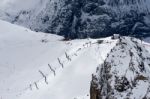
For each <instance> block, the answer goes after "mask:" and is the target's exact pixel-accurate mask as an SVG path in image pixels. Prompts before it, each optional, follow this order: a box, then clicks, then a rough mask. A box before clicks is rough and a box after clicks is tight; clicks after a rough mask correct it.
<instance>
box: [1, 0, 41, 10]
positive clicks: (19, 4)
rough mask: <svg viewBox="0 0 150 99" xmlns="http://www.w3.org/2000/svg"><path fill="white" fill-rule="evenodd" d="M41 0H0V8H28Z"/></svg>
mask: <svg viewBox="0 0 150 99" xmlns="http://www.w3.org/2000/svg"><path fill="white" fill-rule="evenodd" d="M40 1H43V0H1V3H0V8H1V9H2V8H9V7H11V8H14V9H28V8H31V7H33V6H34V5H36V4H38V3H40Z"/></svg>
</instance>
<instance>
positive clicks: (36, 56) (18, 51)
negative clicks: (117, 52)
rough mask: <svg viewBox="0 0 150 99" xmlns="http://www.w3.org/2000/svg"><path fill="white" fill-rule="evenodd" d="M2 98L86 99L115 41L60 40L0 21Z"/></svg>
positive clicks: (54, 36)
mask: <svg viewBox="0 0 150 99" xmlns="http://www.w3.org/2000/svg"><path fill="white" fill-rule="evenodd" d="M0 27H1V28H0V78H1V80H0V97H1V98H2V99H43V98H44V99H49V98H52V99H73V98H75V97H76V98H79V99H80V98H83V97H85V98H86V99H89V90H90V81H91V75H92V73H94V72H95V69H96V67H97V66H98V65H99V64H101V63H103V60H104V59H105V57H106V56H107V53H109V51H110V50H111V49H112V48H113V46H115V44H116V40H111V39H110V38H105V39H103V40H104V41H103V43H102V44H98V43H97V42H98V39H95V40H94V39H84V40H73V41H62V39H63V37H60V36H56V35H51V34H44V33H40V32H39V33H35V32H33V31H30V30H29V29H26V28H22V27H19V26H16V25H13V24H10V23H8V22H4V21H0Z"/></svg>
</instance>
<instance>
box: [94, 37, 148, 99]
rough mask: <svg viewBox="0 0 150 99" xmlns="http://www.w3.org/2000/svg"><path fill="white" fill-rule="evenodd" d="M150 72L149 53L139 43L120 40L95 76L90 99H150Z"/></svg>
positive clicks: (124, 39)
mask: <svg viewBox="0 0 150 99" xmlns="http://www.w3.org/2000/svg"><path fill="white" fill-rule="evenodd" d="M149 72H150V57H149V52H148V51H147V50H146V49H145V47H144V46H143V45H142V44H141V42H140V41H139V40H137V39H134V38H128V37H121V38H120V40H119V41H118V43H117V44H116V46H115V47H114V48H113V49H112V50H111V52H110V53H109V54H108V56H107V58H106V59H105V61H104V63H103V64H102V65H100V66H99V67H98V69H97V73H96V75H93V76H92V81H91V90H92V91H91V99H149V98H150V79H149ZM141 89H142V91H141ZM137 93H138V94H137ZM95 97H96V98H95Z"/></svg>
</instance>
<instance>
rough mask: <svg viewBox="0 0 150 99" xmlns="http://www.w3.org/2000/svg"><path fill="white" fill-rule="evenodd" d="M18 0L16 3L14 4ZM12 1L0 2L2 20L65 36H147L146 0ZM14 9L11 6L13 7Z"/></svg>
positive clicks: (149, 14)
mask: <svg viewBox="0 0 150 99" xmlns="http://www.w3.org/2000/svg"><path fill="white" fill-rule="evenodd" d="M16 2H17V3H16ZM22 2H23V1H22V0H21V1H19V2H18V0H13V1H9V0H8V1H7V2H6V1H5V2H4V3H2V4H1V7H0V8H1V19H4V20H7V21H10V22H12V23H15V24H19V25H22V26H25V27H28V28H30V29H32V30H35V31H42V32H46V33H53V34H58V35H62V36H65V37H66V38H72V39H73V38H87V37H92V38H98V37H106V36H110V35H112V34H114V33H115V34H121V35H132V36H136V37H145V36H149V34H150V33H149V31H150V12H149V10H150V6H149V3H150V1H149V0H37V1H36V2H35V1H33V0H27V2H26V3H22ZM32 2H34V3H32ZM12 8H13V9H12Z"/></svg>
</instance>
